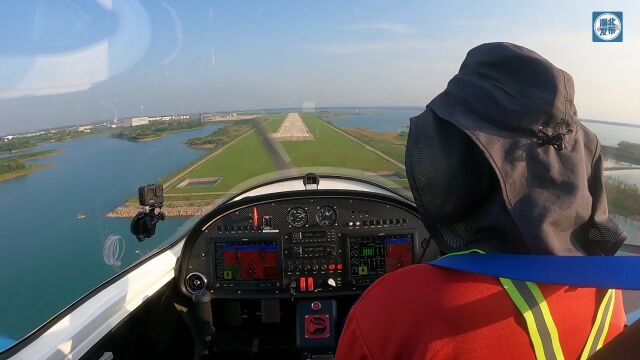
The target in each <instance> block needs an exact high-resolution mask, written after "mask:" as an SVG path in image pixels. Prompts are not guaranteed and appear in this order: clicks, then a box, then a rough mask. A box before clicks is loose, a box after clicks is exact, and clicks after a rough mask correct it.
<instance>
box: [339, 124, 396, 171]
mask: <svg viewBox="0 0 640 360" xmlns="http://www.w3.org/2000/svg"><path fill="white" fill-rule="evenodd" d="M342 130H344V131H345V132H346V133H348V134H349V135H351V136H353V137H355V138H356V139H358V140H360V141H362V142H363V143H365V144H367V145H369V146H371V147H372V148H374V149H376V150H378V151H380V152H381V153H383V154H385V155H387V156H389V157H390V158H392V159H394V160H396V161H398V162H400V163H404V153H405V151H406V148H407V136H406V133H405V132H403V133H395V132H381V131H374V130H369V129H359V128H344V129H342Z"/></svg>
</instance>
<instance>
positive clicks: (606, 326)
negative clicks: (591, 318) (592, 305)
mask: <svg viewBox="0 0 640 360" xmlns="http://www.w3.org/2000/svg"><path fill="white" fill-rule="evenodd" d="M607 295H609V296H610V297H611V306H609V310H608V311H607V318H606V319H605V322H604V330H603V331H602V335H600V340H599V341H598V347H597V348H596V350H598V349H600V348H601V347H602V345H603V344H604V338H606V337H607V332H608V331H609V325H611V317H612V316H613V306H614V305H615V303H616V291H615V290H614V289H609V291H607ZM605 298H606V296H605ZM604 306H605V301H603V302H602V304H600V308H602V307H604ZM600 311H601V310H600V309H599V310H598V312H600ZM594 327H595V326H594Z"/></svg>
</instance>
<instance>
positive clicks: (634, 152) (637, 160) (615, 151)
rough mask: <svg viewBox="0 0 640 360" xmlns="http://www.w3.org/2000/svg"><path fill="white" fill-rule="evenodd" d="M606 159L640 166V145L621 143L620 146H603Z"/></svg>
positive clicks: (627, 142)
mask: <svg viewBox="0 0 640 360" xmlns="http://www.w3.org/2000/svg"><path fill="white" fill-rule="evenodd" d="M602 155H603V156H604V157H605V158H608V159H613V160H617V161H621V162H625V163H628V164H632V165H638V166H640V144H636V143H632V142H629V141H620V142H619V143H618V146H606V145H605V146H602Z"/></svg>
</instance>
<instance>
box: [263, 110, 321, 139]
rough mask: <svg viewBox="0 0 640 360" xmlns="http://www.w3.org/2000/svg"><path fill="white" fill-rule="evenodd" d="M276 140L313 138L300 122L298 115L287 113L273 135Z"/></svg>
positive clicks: (302, 122)
mask: <svg viewBox="0 0 640 360" xmlns="http://www.w3.org/2000/svg"><path fill="white" fill-rule="evenodd" d="M273 136H274V137H276V138H310V137H313V135H311V133H310V132H309V129H307V126H306V125H305V124H304V121H302V118H301V117H300V114H298V113H289V114H288V115H287V117H286V118H285V119H284V121H283V122H282V125H280V129H279V130H278V132H277V133H275V134H274V135H273Z"/></svg>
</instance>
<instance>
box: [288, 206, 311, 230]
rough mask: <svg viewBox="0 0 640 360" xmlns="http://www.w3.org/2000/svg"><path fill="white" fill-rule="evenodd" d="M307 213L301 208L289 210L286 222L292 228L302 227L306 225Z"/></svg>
mask: <svg viewBox="0 0 640 360" xmlns="http://www.w3.org/2000/svg"><path fill="white" fill-rule="evenodd" d="M307 218H308V216H307V211H306V210H305V209H303V208H301V207H294V208H292V209H291V210H289V215H287V220H289V224H291V226H293V227H303V226H305V225H306V224H307Z"/></svg>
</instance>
